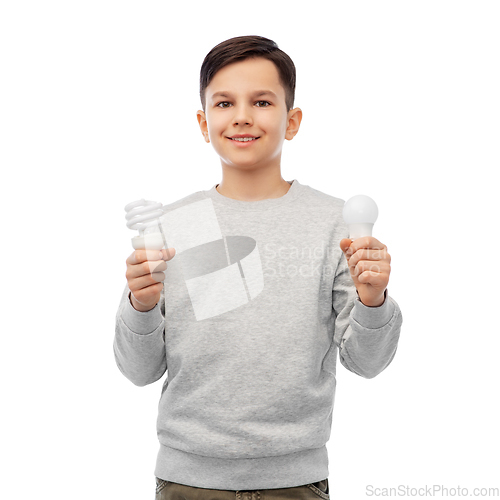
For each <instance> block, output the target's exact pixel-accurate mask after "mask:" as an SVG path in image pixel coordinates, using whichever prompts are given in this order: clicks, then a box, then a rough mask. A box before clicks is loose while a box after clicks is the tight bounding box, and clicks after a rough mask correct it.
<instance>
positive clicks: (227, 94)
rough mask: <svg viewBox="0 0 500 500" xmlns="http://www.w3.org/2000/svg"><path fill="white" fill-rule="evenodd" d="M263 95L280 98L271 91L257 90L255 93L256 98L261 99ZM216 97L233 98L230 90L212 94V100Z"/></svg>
mask: <svg viewBox="0 0 500 500" xmlns="http://www.w3.org/2000/svg"><path fill="white" fill-rule="evenodd" d="M263 95H271V96H273V97H274V98H276V99H277V98H278V96H277V95H276V94H275V93H274V92H271V91H270V90H257V91H256V92H254V93H253V96H254V97H260V96H263ZM215 97H231V92H229V90H223V91H221V92H216V93H215V94H212V99H214V98H215Z"/></svg>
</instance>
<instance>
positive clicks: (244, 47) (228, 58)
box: [200, 36, 296, 111]
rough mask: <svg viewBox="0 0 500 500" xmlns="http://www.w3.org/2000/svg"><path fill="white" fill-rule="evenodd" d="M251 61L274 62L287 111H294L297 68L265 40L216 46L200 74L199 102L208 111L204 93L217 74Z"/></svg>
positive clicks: (236, 40)
mask: <svg viewBox="0 0 500 500" xmlns="http://www.w3.org/2000/svg"><path fill="white" fill-rule="evenodd" d="M250 57H264V58H265V59H269V60H270V61H272V62H273V63H274V64H275V66H276V68H277V70H278V74H279V78H280V83H281V85H283V88H284V89H285V103H286V108H287V111H289V110H291V109H292V108H293V101H294V98H295V78H296V77H295V65H294V64H293V61H292V60H291V59H290V57H289V56H288V55H287V54H285V53H284V52H283V51H282V50H281V49H279V48H278V45H277V44H276V42H273V41H272V40H269V39H268V38H264V37H262V36H237V37H235V38H230V39H229V40H226V41H224V42H222V43H219V45H216V46H215V47H214V48H213V49H212V50H211V51H210V52H209V53H208V54H207V55H206V57H205V60H204V61H203V64H202V65H201V71H200V99H201V105H202V107H203V111H205V90H206V88H207V87H208V86H209V85H210V82H211V81H212V78H213V77H214V76H215V74H216V73H217V71H219V70H220V69H222V68H223V67H224V66H227V65H228V64H231V63H233V62H236V61H243V60H244V59H248V58H250Z"/></svg>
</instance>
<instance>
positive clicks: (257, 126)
mask: <svg viewBox="0 0 500 500" xmlns="http://www.w3.org/2000/svg"><path fill="white" fill-rule="evenodd" d="M260 91H269V92H271V93H267V94H262V95H258V93H259V92H260ZM218 93H223V94H225V95H214V94H218ZM205 98H206V99H205V102H206V105H205V109H206V112H205V113H204V112H203V111H201V110H199V111H198V112H197V118H198V123H199V125H200V128H201V131H202V133H203V136H204V137H205V141H206V142H211V143H212V146H213V147H214V149H215V151H216V152H217V154H218V155H219V157H220V159H221V163H222V166H223V167H232V168H239V169H255V168H264V167H269V166H279V165H280V160H281V150H282V146H283V142H284V140H285V139H287V140H291V139H292V138H293V137H294V136H295V134H296V133H297V132H298V130H299V126H300V121H301V119H302V111H301V110H300V109H299V108H295V109H293V110H291V111H289V112H287V109H286V103H285V90H284V88H283V87H282V85H281V83H280V81H279V74H278V70H277V68H276V66H275V65H274V63H273V62H272V61H269V60H267V59H264V58H262V57H258V58H251V59H245V60H244V61H238V62H235V63H232V64H230V65H228V66H225V67H224V68H222V69H221V70H219V71H218V72H217V73H216V74H215V76H214V77H213V79H212V81H211V82H210V85H209V86H208V87H207V89H206V92H205ZM237 134H250V135H252V136H254V137H257V138H258V139H256V140H254V141H250V142H238V141H234V140H231V139H230V137H233V136H234V135H237Z"/></svg>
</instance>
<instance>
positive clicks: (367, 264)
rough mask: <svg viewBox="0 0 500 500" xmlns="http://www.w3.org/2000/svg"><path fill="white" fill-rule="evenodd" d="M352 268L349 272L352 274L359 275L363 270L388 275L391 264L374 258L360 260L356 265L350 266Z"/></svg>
mask: <svg viewBox="0 0 500 500" xmlns="http://www.w3.org/2000/svg"><path fill="white" fill-rule="evenodd" d="M349 269H352V271H351V274H352V275H353V276H358V277H359V276H360V275H361V274H363V273H364V272H374V273H378V274H386V275H389V274H390V272H391V266H390V265H389V264H387V262H384V261H375V260H360V261H359V262H358V263H357V264H356V266H354V267H350V268H349Z"/></svg>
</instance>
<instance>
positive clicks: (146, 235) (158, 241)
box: [125, 199, 166, 250]
mask: <svg viewBox="0 0 500 500" xmlns="http://www.w3.org/2000/svg"><path fill="white" fill-rule="evenodd" d="M125 212H127V213H126V214H125V219H127V227H128V228H130V229H137V230H138V231H139V235H138V236H135V237H134V238H132V246H133V247H134V249H135V250H139V249H147V250H161V249H162V248H164V247H165V248H166V243H165V240H164V237H163V234H162V230H161V224H160V223H159V221H158V218H159V217H161V216H162V215H163V205H162V204H161V203H156V202H154V201H149V200H144V199H141V200H138V201H133V202H132V203H129V204H128V205H127V206H126V207H125Z"/></svg>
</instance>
